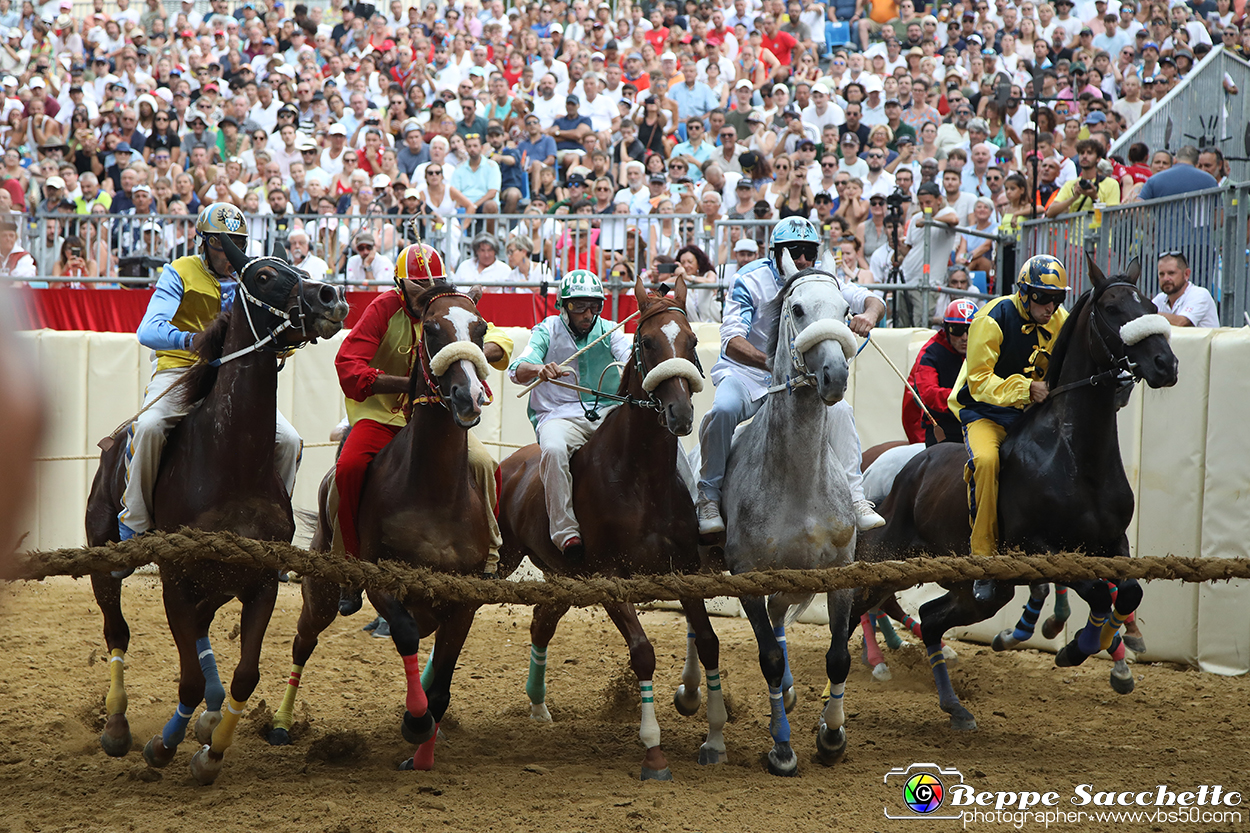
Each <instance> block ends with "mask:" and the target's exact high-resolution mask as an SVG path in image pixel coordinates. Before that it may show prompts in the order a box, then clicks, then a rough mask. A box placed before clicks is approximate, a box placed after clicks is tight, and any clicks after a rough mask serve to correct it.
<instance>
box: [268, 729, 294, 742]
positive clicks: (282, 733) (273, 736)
mask: <svg viewBox="0 0 1250 833" xmlns="http://www.w3.org/2000/svg"><path fill="white" fill-rule="evenodd" d="M269 745H270V746H290V745H291V733H290V732H288V731H287V730H286V729H282V728H279V727H274V728H273V729H270V730H269Z"/></svg>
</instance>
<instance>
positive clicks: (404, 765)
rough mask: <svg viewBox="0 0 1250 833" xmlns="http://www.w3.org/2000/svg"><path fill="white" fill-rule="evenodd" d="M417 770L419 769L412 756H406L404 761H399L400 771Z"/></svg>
mask: <svg viewBox="0 0 1250 833" xmlns="http://www.w3.org/2000/svg"><path fill="white" fill-rule="evenodd" d="M416 770H417V767H416V765H415V764H414V763H413V762H412V758H404V759H403V760H402V761H400V762H399V771H400V772H416Z"/></svg>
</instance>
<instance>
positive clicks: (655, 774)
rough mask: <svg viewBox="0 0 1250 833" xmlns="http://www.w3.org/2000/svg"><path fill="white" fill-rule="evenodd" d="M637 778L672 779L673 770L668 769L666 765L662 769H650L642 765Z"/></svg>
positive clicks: (647, 779)
mask: <svg viewBox="0 0 1250 833" xmlns="http://www.w3.org/2000/svg"><path fill="white" fill-rule="evenodd" d="M638 780H639V781H672V780H673V771H672V770H671V769H669V768H668V767H664V769H651V767H646V766H644V767H643V768H642V775H640V776H639V777H638Z"/></svg>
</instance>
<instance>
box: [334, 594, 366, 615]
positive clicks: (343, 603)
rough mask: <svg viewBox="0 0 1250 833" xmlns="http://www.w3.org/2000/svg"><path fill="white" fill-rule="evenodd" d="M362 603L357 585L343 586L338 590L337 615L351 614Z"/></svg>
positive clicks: (358, 608)
mask: <svg viewBox="0 0 1250 833" xmlns="http://www.w3.org/2000/svg"><path fill="white" fill-rule="evenodd" d="M363 605H364V600H363V599H362V598H361V591H360V588H359V587H344V588H343V589H342V590H340V591H339V615H340V616H351V615H352V614H353V613H355V612H356V611H358V610H360V608H361V607H362V606H363Z"/></svg>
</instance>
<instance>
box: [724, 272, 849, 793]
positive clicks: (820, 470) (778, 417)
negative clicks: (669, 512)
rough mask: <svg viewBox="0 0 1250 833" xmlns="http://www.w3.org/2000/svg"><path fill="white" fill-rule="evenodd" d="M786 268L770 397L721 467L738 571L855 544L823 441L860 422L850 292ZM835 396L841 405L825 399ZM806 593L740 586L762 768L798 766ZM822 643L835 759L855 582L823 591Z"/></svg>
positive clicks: (830, 753) (818, 558) (804, 560)
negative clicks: (794, 633)
mask: <svg viewBox="0 0 1250 833" xmlns="http://www.w3.org/2000/svg"><path fill="white" fill-rule="evenodd" d="M782 257H783V264H782V273H783V274H785V275H788V276H790V277H789V280H788V281H787V283H786V285H785V287H783V288H782V290H781V292H780V293H778V295H777V297H776V298H774V299H773V300H772V302H770V304H769V306H768V308H767V309H766V310H765V311H764V313H763V315H764V316H765V319H766V320H775V321H778V325H777V332H776V333H774V334H773V336H772V338H771V339H770V342H769V350H767V351H766V352H767V353H768V354H769V355H771V356H772V357H773V358H772V373H773V376H772V381H773V384H772V386H771V387H770V388H769V396H768V398H767V401H766V402H765V403H764V405H763V407H762V408H761V409H760V410H759V412H758V413H757V414H756V416H755V419H754V420H753V421H752V422H751V424H750V425H748V426H747V427H746V428H744V429H742V431H741V432H740V434H739V436H738V437H737V438H736V439H735V441H734V446H733V450H732V452H731V453H730V456H729V463H728V466H727V468H726V472H725V484H726V485H725V488H724V493H723V495H722V506H723V507H724V510H725V520H726V539H725V562H726V565H727V566H728V568H729V570H730V571H731V572H733V573H744V572H747V571H749V570H757V569H769V568H798V569H806V568H818V567H830V566H835V565H843V564H849V563H850V562H851V561H852V560H853V558H854V553H855V513H854V510H853V508H852V505H851V492H850V486H849V485H848V483H847V478H846V472H845V470H844V469H843V467H842V465H841V464H840V463H839V462H838V459H837V457H836V456H835V454H834V452H833V448H832V447H831V445H830V438H831V437H832V436H833V435H834V432H836V431H843V430H851V431H853V430H855V429H854V423H853V420H852V419H851V414H850V406H849V405H845V404H843V405H838V403H841V402H842V397H843V395H844V394H845V393H846V384H847V376H848V373H849V367H848V362H849V360H850V358H851V357H852V356H853V355H854V354H855V346H856V345H855V337H854V336H853V335H852V334H851V331H850V328H848V327H847V326H846V324H845V323H843V322H844V321H845V320H846V315H847V309H848V307H847V302H846V300H845V299H844V298H843V297H842V290H841V288H840V287H839V285H838V283H837V281H836V280H834V278H833V277H832V276H831V275H829V274H827V273H825V272H821V271H818V270H815V269H806V270H803V271H802V272H798V273H797V274H796V271H797V270H796V269H795V268H794V262H793V261H792V260H790V257H789V253H788V252H787V253H785V254H783V256H782ZM830 406H836V407H830ZM812 598H813V597H812V596H811V595H793V594H789V595H787V594H775V595H773V596H770V597H769V598H768V599H767V601H766V600H765V599H763V598H762V597H759V596H744V597H743V598H742V600H741V601H742V607H743V609H744V610H745V612H746V615H747V618H748V619H749V620H750V622H751V628H752V629H753V630H754V631H755V638H756V641H757V642H758V643H759V648H760V668H761V669H762V670H763V672H764V679H765V680H766V681H767V683H768V694H769V698H770V700H771V704H772V722H771V725H770V733H771V734H772V737H773V741H774V745H773V748H772V751H770V752H769V753H768V769H769V771H770V772H772V773H773V774H774V775H794V774H795V773H796V771H797V768H798V761H797V759H796V758H795V755H794V751H793V750H792V749H791V748H790V724H789V721H788V720H787V718H786V704H787V701H788V702H789V704H790V705H791V706H792V705H793V702H794V693H793V680H792V678H791V676H790V670H789V663H788V661H787V657H786V649H785V627H786V625H787V624H789V623H790V622H792V621H793V620H794V618H795V617H796V616H798V614H799V613H800V612H801V611H802V610H803V608H805V607H806V606H807V605H808V604H809V603H810V602H811V600H812ZM828 599H829V630H830V632H831V639H830V645H829V652H828V653H827V654H826V655H825V668H826V671H827V673H828V675H829V679H830V680H833V681H834V683H835V684H834V686H833V691H832V696H831V697H830V698H829V701H828V703H827V704H826V705H825V709H824V712H823V713H822V715H821V719H820V728H819V731H818V732H817V736H816V746H817V751H818V753H819V755H820V757H821V759H822V760H823V761H824V762H825V763H833V762H835V761H836V760H837V759H838V758H840V757H841V756H842V754H843V752H845V751H846V731H845V729H844V728H843V722H844V715H843V709H842V695H843V692H844V690H845V688H846V677H847V673H848V672H849V670H850V664H851V657H850V653H849V652H848V649H847V636H848V629H849V625H850V610H851V599H852V591H850V590H843V591H836V592H833V593H829V594H828Z"/></svg>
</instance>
